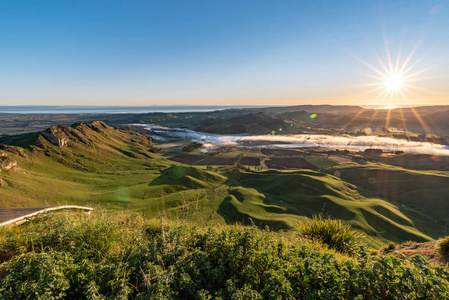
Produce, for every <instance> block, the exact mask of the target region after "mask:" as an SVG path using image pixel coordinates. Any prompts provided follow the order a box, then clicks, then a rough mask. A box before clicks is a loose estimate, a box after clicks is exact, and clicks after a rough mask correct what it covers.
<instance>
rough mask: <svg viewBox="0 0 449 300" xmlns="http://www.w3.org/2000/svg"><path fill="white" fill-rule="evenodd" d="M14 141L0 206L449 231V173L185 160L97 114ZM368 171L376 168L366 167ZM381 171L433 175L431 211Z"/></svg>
mask: <svg viewBox="0 0 449 300" xmlns="http://www.w3.org/2000/svg"><path fill="white" fill-rule="evenodd" d="M9 144H10V145H4V146H2V147H1V148H0V149H2V150H0V151H1V152H0V157H1V158H2V162H5V163H2V166H3V165H5V166H6V165H8V166H9V167H8V168H6V167H3V170H2V172H1V174H0V175H1V178H2V182H4V184H3V186H2V187H0V206H2V207H22V206H44V205H57V204H78V205H92V206H96V207H106V208H109V209H113V210H123V209H129V210H136V211H140V212H142V213H143V214H144V215H146V216H148V217H161V216H162V217H166V218H172V219H178V218H185V219H189V220H192V221H195V222H214V223H218V224H233V223H236V222H237V223H242V224H252V223H254V224H256V225H257V226H260V227H264V226H269V227H270V228H272V229H274V230H280V229H283V230H288V229H295V228H297V226H298V222H302V221H304V220H306V219H307V218H310V217H312V216H313V215H316V214H320V213H321V214H323V215H325V216H327V215H329V216H331V217H333V218H338V219H341V220H343V221H345V222H346V223H348V224H351V225H352V226H353V227H354V228H356V229H357V230H359V231H361V232H363V233H364V235H365V239H366V240H367V241H371V240H373V241H372V244H371V245H373V246H380V245H381V244H383V243H386V242H387V241H389V240H393V241H395V242H403V241H407V240H415V241H428V240H432V239H434V238H437V237H439V236H441V235H443V234H444V228H443V227H441V225H439V224H438V223H436V222H435V219H439V220H440V219H444V218H445V216H443V214H444V211H441V213H439V212H438V211H439V209H440V207H443V208H444V207H445V206H444V205H445V204H444V203H441V201H442V199H441V195H444V193H447V192H445V191H444V189H445V188H447V186H448V185H447V181H446V180H447V176H446V175H441V174H436V173H429V172H427V173H426V172H425V171H422V172H412V171H404V170H399V169H398V168H393V167H391V169H385V168H380V169H379V168H376V167H374V166H365V167H362V166H359V165H350V166H352V167H347V168H341V170H340V171H341V173H342V176H341V178H339V177H335V176H333V175H330V174H326V173H322V172H315V171H310V170H295V171H274V170H271V171H245V170H240V169H238V168H237V167H211V166H202V167H197V166H195V167H194V166H187V165H182V164H179V163H176V162H173V161H169V160H165V158H163V157H162V156H160V155H158V154H155V153H153V152H152V148H151V141H149V140H148V139H147V138H146V137H145V136H144V135H142V134H141V133H137V132H133V131H129V130H123V129H117V128H114V127H111V126H109V125H107V124H105V123H103V122H98V121H97V122H92V123H80V124H75V125H73V126H72V127H52V128H50V129H47V130H45V131H44V132H42V133H40V134H36V135H34V136H27V137H24V138H17V139H12V140H10V141H9ZM22 147H24V148H22ZM6 161H10V162H14V164H13V165H14V166H12V164H10V163H9V164H7V163H6ZM363 172H365V173H366V174H371V173H372V175H364V176H365V177H363V176H362V175H361V174H365V173H363ZM376 172H383V173H382V174H393V175H394V176H393V175H391V176H393V177H394V178H396V179H394V180H396V181H395V183H396V184H399V185H398V187H400V188H401V189H403V188H402V185H404V186H406V185H407V184H410V182H413V180H429V189H432V190H433V194H431V193H430V192H429V195H428V197H427V198H426V199H428V200H427V202H426V203H429V206H428V209H429V211H424V210H421V209H419V203H420V202H419V201H420V199H423V197H424V196H425V195H423V194H420V193H422V192H423V191H422V190H419V191H415V192H414V191H409V192H410V193H411V194H410V195H412V197H409V198H407V193H406V192H403V193H401V194H395V192H394V191H395V190H394V188H391V189H390V193H389V194H386V193H385V192H383V193H382V194H381V193H380V192H378V191H384V190H388V188H387V183H388V180H390V179H391V178H393V177H388V176H390V175H388V176H387V175H385V177H384V178H385V180H380V181H379V184H378V185H375V186H374V187H373V186H370V184H372V183H370V182H371V181H369V180H368V179H369V178H368V177H370V176H372V177H376V178H383V177H382V176H381V175H379V174H380V173H379V174H377V173H376ZM395 174H396V175H395ZM399 174H401V176H399ZM367 176H368V177H367ZM400 178H402V179H401V180H402V181H403V182H400ZM349 182H350V183H349ZM401 184H402V185H401ZM445 184H446V185H445ZM429 191H430V190H429ZM413 193H415V194H413ZM438 195H440V196H438ZM396 196H397V197H398V199H396V198H395V197H396ZM418 196H420V197H418ZM387 200H393V201H387ZM398 201H400V202H398ZM401 204H404V205H406V207H405V206H403V205H401Z"/></svg>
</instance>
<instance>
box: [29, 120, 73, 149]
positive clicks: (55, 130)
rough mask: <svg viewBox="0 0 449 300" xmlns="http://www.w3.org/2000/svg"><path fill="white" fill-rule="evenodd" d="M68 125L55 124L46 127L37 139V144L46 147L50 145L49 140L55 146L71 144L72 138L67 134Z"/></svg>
mask: <svg viewBox="0 0 449 300" xmlns="http://www.w3.org/2000/svg"><path fill="white" fill-rule="evenodd" d="M66 129H67V127H65V126H61V127H57V126H53V127H50V128H47V129H45V130H44V131H42V132H41V134H40V135H39V137H38V138H37V141H36V146H38V147H40V148H44V149H46V148H47V147H48V142H50V143H51V144H53V145H55V146H59V147H65V146H67V145H69V144H70V139H69V137H68V136H67V135H66V133H65V131H66Z"/></svg>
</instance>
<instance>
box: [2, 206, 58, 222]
mask: <svg viewBox="0 0 449 300" xmlns="http://www.w3.org/2000/svg"><path fill="white" fill-rule="evenodd" d="M50 207H56V206H46V207H45V206H44V207H20V208H0V223H3V222H6V221H9V220H12V219H15V218H19V217H22V216H26V215H29V214H32V213H34V212H38V211H40V210H43V209H46V208H50Z"/></svg>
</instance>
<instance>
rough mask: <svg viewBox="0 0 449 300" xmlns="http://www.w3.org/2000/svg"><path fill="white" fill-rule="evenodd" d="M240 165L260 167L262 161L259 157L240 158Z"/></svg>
mask: <svg viewBox="0 0 449 300" xmlns="http://www.w3.org/2000/svg"><path fill="white" fill-rule="evenodd" d="M240 163H241V164H242V165H244V166H259V165H260V159H259V158H258V157H250V156H244V157H242V158H240Z"/></svg>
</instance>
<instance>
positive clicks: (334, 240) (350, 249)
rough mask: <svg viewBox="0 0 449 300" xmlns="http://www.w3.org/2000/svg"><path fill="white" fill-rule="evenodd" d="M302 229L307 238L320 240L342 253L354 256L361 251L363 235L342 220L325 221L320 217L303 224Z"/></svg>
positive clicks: (328, 219)
mask: <svg viewBox="0 0 449 300" xmlns="http://www.w3.org/2000/svg"><path fill="white" fill-rule="evenodd" d="M300 228H301V231H302V233H303V235H305V236H306V237H308V238H311V239H314V240H319V241H320V242H322V243H324V244H326V245H328V246H329V248H332V249H335V250H337V251H339V252H341V253H347V254H349V255H354V254H355V253H356V252H357V250H358V249H359V244H358V241H359V239H360V237H361V235H360V234H358V233H357V232H356V231H355V230H352V229H351V227H350V226H349V225H344V224H343V223H342V222H341V221H340V220H332V219H330V218H327V219H324V218H323V217H322V216H321V215H319V216H314V217H313V218H312V220H309V221H306V222H305V223H303V224H301V225H300Z"/></svg>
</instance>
